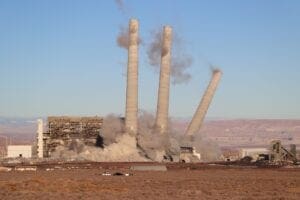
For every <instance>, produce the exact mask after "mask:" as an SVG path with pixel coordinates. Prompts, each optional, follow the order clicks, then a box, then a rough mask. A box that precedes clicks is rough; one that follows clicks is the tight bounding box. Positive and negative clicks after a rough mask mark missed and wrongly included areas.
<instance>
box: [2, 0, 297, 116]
mask: <svg viewBox="0 0 300 200" xmlns="http://www.w3.org/2000/svg"><path fill="white" fill-rule="evenodd" d="M123 2H124V7H125V11H124V12H123V11H121V10H120V9H118V6H117V5H116V3H115V1H108V0H107V1H100V0H81V1H80V0H63V1H61V0H45V1H38V0H26V1H23V0H0V94H1V96H0V116H5V117H38V116H47V115H106V114H109V113H115V114H118V115H123V113H124V109H125V108H124V107H125V82H126V79H125V76H124V74H125V73H126V62H127V52H126V51H125V50H123V49H120V48H119V47H118V46H117V45H116V37H117V35H118V32H119V28H120V26H127V24H128V20H129V18H131V17H133V18H137V19H138V20H139V22H140V35H141V37H142V38H143V41H145V44H144V46H141V47H140V62H139V64H140V65H139V67H140V68H139V70H140V71H139V84H140V85H139V107H140V109H143V110H148V111H150V112H155V109H156V98H157V86H158V74H157V73H155V72H154V71H153V69H152V68H151V67H149V65H148V63H147V57H146V45H147V42H148V41H149V38H151V31H152V30H153V29H157V28H158V27H162V26H163V25H164V24H169V25H171V26H172V27H173V28H174V30H175V31H176V32H177V33H178V34H179V35H181V36H182V38H183V39H184V41H185V50H186V51H187V52H188V53H189V54H191V55H192V57H193V60H194V62H193V64H192V66H191V67H190V68H189V69H188V71H189V72H190V73H191V74H192V80H191V81H190V82H188V83H185V84H181V85H172V86H171V96H170V97H171V98H170V114H171V116H173V117H190V116H192V115H193V113H194V111H195V109H196V107H197V105H198V103H199V101H200V98H201V96H202V94H203V92H204V90H205V88H206V86H207V83H208V81H209V79H210V68H209V64H208V63H211V64H213V65H216V66H218V67H219V68H221V69H222V70H223V73H224V74H223V78H222V81H221V83H220V86H219V89H218V91H217V93H216V96H215V98H214V100H213V103H212V105H211V107H210V110H209V112H208V117H210V118H216V117H217V118H300V105H299V102H300V90H299V88H298V87H299V86H300V66H299V63H300V15H299V13H300V1H297V0H286V1H283V0H264V1H261V0H252V1H239V0H236V1H234V0H228V1H225V0H223V1H221V0H218V1H217V0H216V1H214V0H207V1H200V0H190V1H179V0H177V1H176V0H165V1H162V0H152V1H141V0H124V1H123Z"/></svg>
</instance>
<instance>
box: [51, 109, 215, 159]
mask: <svg viewBox="0 0 300 200" xmlns="http://www.w3.org/2000/svg"><path fill="white" fill-rule="evenodd" d="M154 123H155V117H154V116H153V115H152V114H150V113H148V112H145V111H143V112H140V115H139V128H138V134H137V137H136V138H135V137H134V136H131V135H129V134H126V133H125V132H124V120H123V119H121V118H120V117H118V116H115V115H108V116H107V117H105V119H104V123H103V126H102V129H101V133H100V137H101V138H102V140H103V148H100V147H97V146H87V145H85V144H84V143H83V142H82V141H81V140H78V139H75V140H73V141H72V143H71V144H70V145H69V146H64V145H61V146H58V147H57V148H56V151H55V152H53V153H52V155H51V157H53V158H64V159H71V160H89V161H98V162H121V161H122V162H132V161H137V162H139V161H157V162H162V161H178V160H179V153H180V146H182V145H183V146H185V145H191V146H194V147H195V148H196V150H197V151H198V152H199V153H201V161H213V160H214V161H215V160H218V159H219V156H220V150H219V148H218V147H217V145H216V144H214V143H213V142H211V141H209V140H208V139H205V138H202V137H201V136H198V135H196V136H195V137H194V138H193V139H192V140H190V139H189V138H188V137H186V136H184V135H182V134H181V133H180V132H178V131H176V130H177V129H176V128H173V125H172V122H170V123H169V127H170V129H169V130H170V131H169V132H168V133H167V134H165V135H162V134H159V133H158V132H156V131H155V129H154Z"/></svg>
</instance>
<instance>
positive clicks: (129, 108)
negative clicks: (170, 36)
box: [125, 19, 139, 135]
mask: <svg viewBox="0 0 300 200" xmlns="http://www.w3.org/2000/svg"><path fill="white" fill-rule="evenodd" d="M138 29H139V23H138V21H137V20H136V19H131V20H130V22H129V45H128V67H127V88H126V113H125V127H126V131H127V132H128V133H130V134H133V135H136V133H137V124H138V119H137V113H138V42H139V37H138Z"/></svg>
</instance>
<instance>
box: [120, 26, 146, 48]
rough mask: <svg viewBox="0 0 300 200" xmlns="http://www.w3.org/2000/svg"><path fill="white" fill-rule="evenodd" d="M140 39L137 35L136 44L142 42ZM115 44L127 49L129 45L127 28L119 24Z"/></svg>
mask: <svg viewBox="0 0 300 200" xmlns="http://www.w3.org/2000/svg"><path fill="white" fill-rule="evenodd" d="M142 43H143V42H142V39H141V38H140V37H139V39H138V45H139V44H142ZM117 45H118V46H119V47H120V48H124V49H128V46H129V30H128V28H125V27H124V26H120V30H119V34H118V35H117Z"/></svg>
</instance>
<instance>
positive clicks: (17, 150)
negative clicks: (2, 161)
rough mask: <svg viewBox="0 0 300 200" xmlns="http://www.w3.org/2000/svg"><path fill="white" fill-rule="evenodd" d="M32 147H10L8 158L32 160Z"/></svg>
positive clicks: (8, 147) (8, 148)
mask: <svg viewBox="0 0 300 200" xmlns="http://www.w3.org/2000/svg"><path fill="white" fill-rule="evenodd" d="M31 156H32V146H31V145H8V146H7V157H8V158H16V157H22V158H31Z"/></svg>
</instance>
